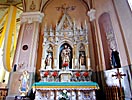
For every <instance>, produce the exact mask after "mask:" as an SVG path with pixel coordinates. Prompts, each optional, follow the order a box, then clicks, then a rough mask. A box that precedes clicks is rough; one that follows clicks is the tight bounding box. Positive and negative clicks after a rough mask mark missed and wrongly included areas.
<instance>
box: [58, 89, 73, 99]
mask: <svg viewBox="0 0 132 100" xmlns="http://www.w3.org/2000/svg"><path fill="white" fill-rule="evenodd" d="M59 100H70V98H69V96H68V93H67V91H66V90H63V91H62V92H61V93H60V95H59Z"/></svg>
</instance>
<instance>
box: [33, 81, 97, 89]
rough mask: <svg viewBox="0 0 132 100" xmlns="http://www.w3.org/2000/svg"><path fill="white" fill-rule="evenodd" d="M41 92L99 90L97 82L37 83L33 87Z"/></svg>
mask: <svg viewBox="0 0 132 100" xmlns="http://www.w3.org/2000/svg"><path fill="white" fill-rule="evenodd" d="M32 87H33V88H35V89H40V90H63V89H66V90H97V89H99V86H98V84H97V83H96V82H36V83H34V84H33V86H32Z"/></svg>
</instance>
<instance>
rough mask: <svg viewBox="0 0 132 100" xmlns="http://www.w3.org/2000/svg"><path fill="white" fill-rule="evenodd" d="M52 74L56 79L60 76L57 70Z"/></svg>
mask: <svg viewBox="0 0 132 100" xmlns="http://www.w3.org/2000/svg"><path fill="white" fill-rule="evenodd" d="M52 76H53V78H54V81H56V79H57V76H58V73H57V71H54V72H53V73H52Z"/></svg>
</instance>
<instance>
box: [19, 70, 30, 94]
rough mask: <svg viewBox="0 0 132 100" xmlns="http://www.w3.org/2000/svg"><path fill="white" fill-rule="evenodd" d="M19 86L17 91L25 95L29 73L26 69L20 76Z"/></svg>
mask: <svg viewBox="0 0 132 100" xmlns="http://www.w3.org/2000/svg"><path fill="white" fill-rule="evenodd" d="M20 81H21V83H20V86H19V91H20V93H21V95H22V96H25V95H26V94H27V92H28V90H29V73H28V71H26V70H25V71H24V72H23V74H22V75H21V77H20Z"/></svg>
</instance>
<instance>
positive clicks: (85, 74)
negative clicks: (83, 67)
mask: <svg viewBox="0 0 132 100" xmlns="http://www.w3.org/2000/svg"><path fill="white" fill-rule="evenodd" d="M88 76H89V73H88V72H84V73H83V77H84V79H85V81H86V80H87V77H88Z"/></svg>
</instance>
